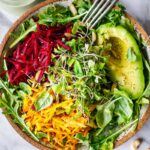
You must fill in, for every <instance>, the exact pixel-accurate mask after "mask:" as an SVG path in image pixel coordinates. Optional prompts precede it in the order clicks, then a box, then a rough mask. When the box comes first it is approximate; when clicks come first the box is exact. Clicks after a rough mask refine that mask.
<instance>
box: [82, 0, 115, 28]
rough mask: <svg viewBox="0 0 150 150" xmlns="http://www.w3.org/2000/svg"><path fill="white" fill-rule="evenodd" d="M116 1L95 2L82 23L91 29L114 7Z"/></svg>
mask: <svg viewBox="0 0 150 150" xmlns="http://www.w3.org/2000/svg"><path fill="white" fill-rule="evenodd" d="M116 2H117V0H95V2H94V3H93V5H92V7H91V8H90V9H89V10H88V12H87V14H86V15H85V16H84V18H83V20H82V22H83V23H84V24H85V25H86V26H87V27H88V28H93V27H95V25H96V24H97V23H99V21H100V20H101V19H102V18H103V17H104V16H105V15H106V14H107V13H108V11H109V10H110V9H111V8H112V7H113V6H114V4H115V3H116Z"/></svg>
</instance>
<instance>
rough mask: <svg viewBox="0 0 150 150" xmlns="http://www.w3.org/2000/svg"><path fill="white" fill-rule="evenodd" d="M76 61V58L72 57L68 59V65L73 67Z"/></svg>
mask: <svg viewBox="0 0 150 150" xmlns="http://www.w3.org/2000/svg"><path fill="white" fill-rule="evenodd" d="M74 62H75V59H74V58H70V59H68V61H67V65H68V66H69V67H71V66H72V65H73V63H74Z"/></svg>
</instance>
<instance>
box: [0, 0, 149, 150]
mask: <svg viewBox="0 0 150 150" xmlns="http://www.w3.org/2000/svg"><path fill="white" fill-rule="evenodd" d="M73 5H74V6H75V7H76V9H77V15H76V16H74V14H72V13H71V11H70V10H69V7H67V8H65V7H62V6H59V5H51V6H49V7H47V8H46V9H44V10H42V11H40V12H39V13H37V14H36V15H35V16H33V17H32V18H29V19H27V20H26V21H25V22H24V23H23V24H22V25H21V26H20V27H19V28H18V30H17V31H16V32H15V33H13V34H12V37H13V38H14V40H13V42H12V43H11V44H10V46H9V47H10V48H13V53H12V54H10V55H9V57H8V58H7V57H5V58H4V67H3V68H4V73H3V74H2V75H3V76H2V77H1V79H0V90H1V93H2V95H1V98H0V107H1V108H3V109H4V114H6V115H11V117H12V119H13V120H14V122H15V123H17V124H18V125H19V127H21V129H22V130H23V131H25V132H26V133H27V134H29V136H31V137H32V138H33V139H34V140H36V141H38V142H40V143H42V144H45V145H46V146H50V147H51V148H53V149H62V150H63V149H64V150H65V149H78V148H80V147H82V146H86V147H87V148H88V149H89V150H112V149H113V148H114V143H115V141H116V140H117V138H118V136H120V135H121V134H122V133H123V132H124V131H126V130H128V129H129V128H130V129H133V130H134V129H135V128H136V126H137V124H138V121H139V119H140V110H141V108H142V106H143V105H147V104H149V99H150V65H149V63H148V62H147V61H146V59H145V58H146V57H144V54H142V53H141V51H140V50H141V49H144V48H145V46H146V42H144V40H143V39H142V38H141V36H140V35H139V34H138V33H137V32H136V31H135V29H134V26H133V25H132V24H131V22H130V21H129V20H128V19H127V18H126V17H125V16H124V10H125V8H124V7H123V6H122V5H121V4H119V3H118V4H117V5H116V7H115V9H112V10H111V11H110V12H109V13H108V14H107V15H106V16H105V17H104V18H103V20H102V21H101V22H100V23H99V24H98V25H97V27H96V28H94V29H91V30H87V28H86V27H85V26H84V25H83V24H82V22H81V20H82V17H83V15H84V14H85V13H86V11H87V9H88V8H89V7H90V6H91V5H92V2H91V1H90V0H74V2H73ZM120 28H121V29H122V30H120ZM118 30H119V31H118ZM114 31H116V32H115V33H117V38H120V37H121V39H122V40H124V38H122V36H121V35H120V34H125V33H127V35H129V38H131V39H132V41H128V42H126V41H123V42H125V45H129V47H127V48H126V46H125V48H126V49H125V50H124V47H122V45H121V46H119V48H118V49H117V45H118V43H117V41H116V40H114V39H112V37H114V36H113V35H114V34H113V32H114ZM105 32H106V34H105ZM115 35H116V34H115ZM92 37H94V39H92ZM133 43H134V44H135V43H136V44H135V45H134V44H133ZM132 44H133V45H132ZM116 49H117V50H116ZM139 49H140V50H139ZM112 50H116V51H112ZM119 50H120V51H119ZM118 51H119V53H116V52H118ZM108 53H109V56H108V55H107V54H108ZM122 55H124V56H125V58H126V59H125V60H126V61H127V62H128V63H126V64H128V67H129V68H128V69H132V70H133V71H134V73H135V74H136V75H137V76H135V78H132V77H131V76H129V78H128V80H127V79H124V82H125V83H126V82H128V83H132V82H133V80H136V81H137V82H136V83H141V84H137V85H136V89H139V91H138V92H134V91H135V89H133V90H131V88H130V87H129V86H127V88H120V85H119V84H118V82H116V81H117V80H115V79H114V78H111V77H110V76H111V75H112V74H110V67H112V68H115V67H117V66H118V65H120V64H121V61H120V59H118V57H119V56H122ZM6 56H7V55H6ZM112 57H113V58H114V59H113V63H114V64H113V66H111V63H112V62H109V60H110V58H112ZM123 60H124V59H123ZM116 61H117V63H116ZM139 61H140V63H138V62H139ZM126 66H127V65H125V66H122V67H120V68H119V67H118V69H119V71H120V70H121V74H125V72H126V71H127V69H126ZM130 66H132V67H133V66H136V67H137V66H138V67H141V68H142V69H141V70H140V73H139V72H136V71H137V70H136V67H133V68H132V67H130ZM18 70H19V71H18ZM139 74H140V75H141V76H142V77H141V78H140V77H139V76H138V75H139ZM120 78H121V75H120V74H118V75H117V79H120ZM141 79H142V81H141ZM140 85H141V86H140ZM124 86H125V85H124ZM140 88H141V89H140ZM129 91H130V92H129ZM137 93H138V94H137Z"/></svg>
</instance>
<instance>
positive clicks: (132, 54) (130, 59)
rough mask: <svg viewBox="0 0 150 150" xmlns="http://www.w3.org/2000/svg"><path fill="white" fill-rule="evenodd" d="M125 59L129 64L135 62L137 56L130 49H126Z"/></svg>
mask: <svg viewBox="0 0 150 150" xmlns="http://www.w3.org/2000/svg"><path fill="white" fill-rule="evenodd" d="M127 58H128V61H130V62H135V61H136V60H137V56H136V54H135V52H134V50H133V48H132V47H130V48H129V49H128V54H127Z"/></svg>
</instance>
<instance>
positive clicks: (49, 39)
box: [4, 24, 72, 85]
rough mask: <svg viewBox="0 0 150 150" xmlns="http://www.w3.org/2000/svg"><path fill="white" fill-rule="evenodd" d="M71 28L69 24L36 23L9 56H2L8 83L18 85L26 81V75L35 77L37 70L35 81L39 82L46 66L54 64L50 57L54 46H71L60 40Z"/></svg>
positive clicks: (68, 47) (67, 48) (65, 47)
mask: <svg viewBox="0 0 150 150" xmlns="http://www.w3.org/2000/svg"><path fill="white" fill-rule="evenodd" d="M71 29H72V25H71V24H67V25H59V26H57V27H51V26H50V27H49V26H46V25H39V24H38V25H37V31H36V32H32V33H30V34H29V35H28V36H27V37H26V38H25V39H24V41H23V42H22V43H20V44H18V46H17V48H16V49H15V50H14V51H13V53H12V55H11V56H9V57H7V58H4V59H6V62H7V64H8V75H9V81H10V83H11V84H14V85H18V84H19V82H26V81H27V79H28V77H35V75H36V73H37V72H39V75H38V79H37V81H38V82H40V81H41V80H42V77H43V74H44V72H45V71H47V69H48V66H49V65H53V64H54V63H53V62H52V59H51V55H52V53H53V51H54V48H57V47H62V48H64V49H66V50H71V47H70V46H68V45H66V44H65V43H64V42H63V41H62V39H63V38H64V39H65V40H66V41H67V40H68V39H67V38H66V37H65V33H71ZM57 57H58V56H57Z"/></svg>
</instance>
